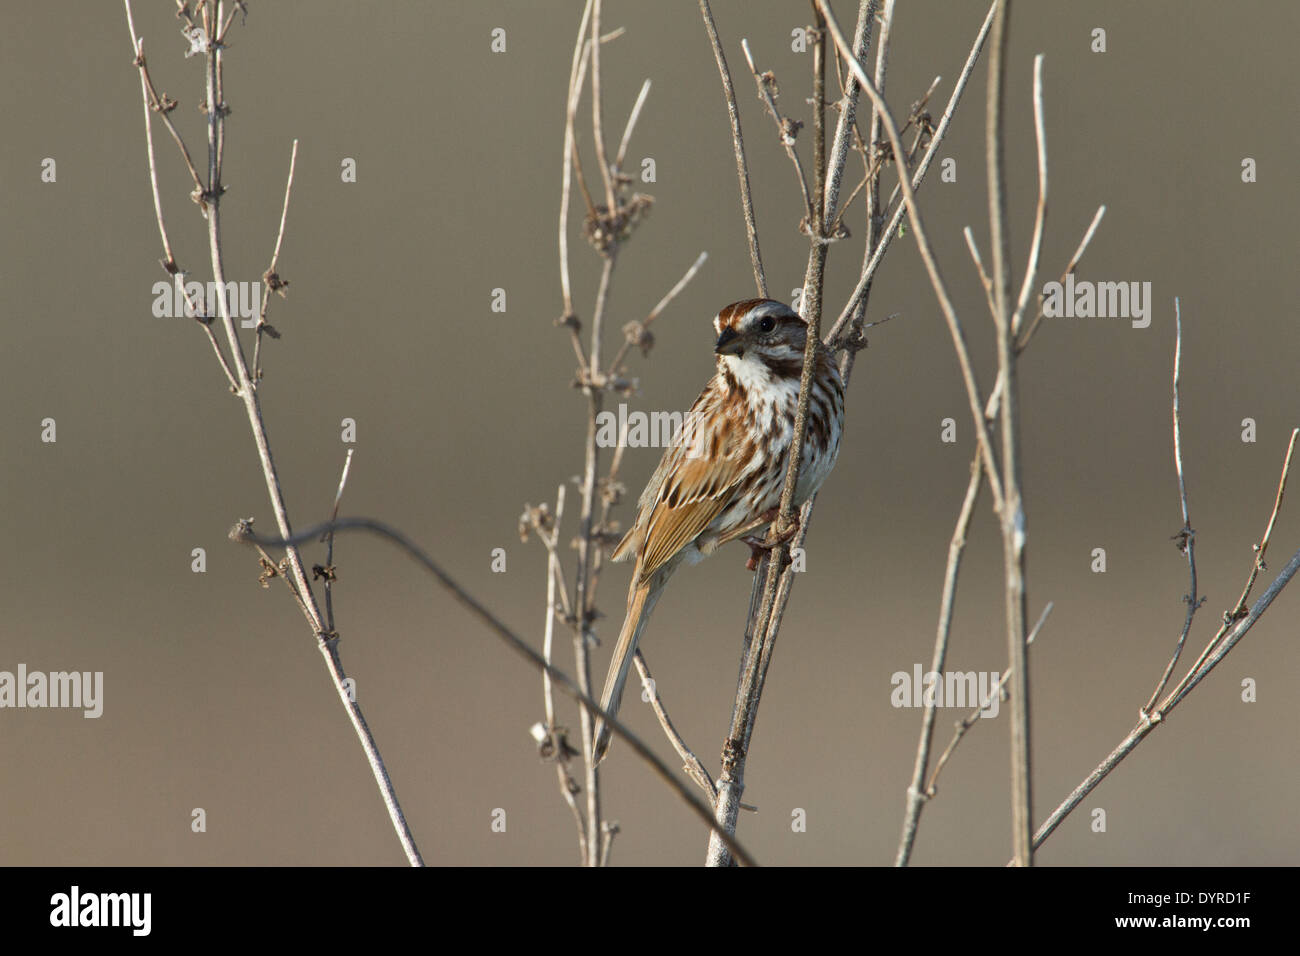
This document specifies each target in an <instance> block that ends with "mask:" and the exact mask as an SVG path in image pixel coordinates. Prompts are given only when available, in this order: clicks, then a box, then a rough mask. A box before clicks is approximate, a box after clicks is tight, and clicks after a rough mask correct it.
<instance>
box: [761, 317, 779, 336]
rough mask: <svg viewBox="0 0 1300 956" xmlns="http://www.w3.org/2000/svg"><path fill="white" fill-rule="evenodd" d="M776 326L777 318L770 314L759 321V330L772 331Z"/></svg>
mask: <svg viewBox="0 0 1300 956" xmlns="http://www.w3.org/2000/svg"><path fill="white" fill-rule="evenodd" d="M774 328H776V319H774V318H772V317H771V316H770V315H765V316H763V319H762V321H761V322H759V323H758V330H759V331H760V332H764V333H767V332H771V331H772V330H773V329H774Z"/></svg>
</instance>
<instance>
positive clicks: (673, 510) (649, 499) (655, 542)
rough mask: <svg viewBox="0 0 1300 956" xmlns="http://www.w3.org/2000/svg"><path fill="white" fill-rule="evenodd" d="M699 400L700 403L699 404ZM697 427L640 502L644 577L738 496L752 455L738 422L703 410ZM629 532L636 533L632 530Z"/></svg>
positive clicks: (666, 457)
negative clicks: (737, 424) (744, 441)
mask: <svg viewBox="0 0 1300 956" xmlns="http://www.w3.org/2000/svg"><path fill="white" fill-rule="evenodd" d="M698 404H699V403H697V405H698ZM703 411H704V414H702V415H701V416H700V417H699V418H698V419H697V420H696V421H697V422H698V425H697V427H698V433H697V434H695V435H693V436H689V437H688V438H687V439H684V440H683V441H681V442H679V443H678V444H677V445H676V446H675V447H673V448H670V449H669V451H668V453H667V454H665V455H664V458H663V460H662V461H661V462H660V463H659V468H658V469H657V470H656V471H655V474H654V477H652V478H651V480H650V484H649V485H648V486H647V488H646V491H647V492H651V491H653V495H650V494H647V496H646V497H645V498H644V499H643V500H642V502H641V514H640V515H639V516H638V520H637V526H638V527H637V528H636V529H634V534H635V532H636V531H640V530H641V529H644V531H643V532H642V533H641V534H640V535H637V538H639V542H638V541H636V540H634V541H632V542H623V543H620V549H621V548H622V547H623V544H626V543H631V544H637V543H639V544H640V545H641V547H640V549H639V550H640V552H641V579H642V580H645V579H647V578H649V577H650V575H652V574H654V573H655V571H657V570H659V568H661V567H662V566H663V565H664V564H666V563H667V562H668V561H669V560H671V559H672V557H673V556H674V555H675V554H677V552H678V551H680V550H681V549H682V548H683V547H685V546H686V545H687V544H689V543H690V542H691V541H692V540H694V539H695V538H696V537H697V536H698V535H699V534H700V532H702V531H704V530H705V529H706V528H708V527H709V525H710V524H711V523H712V522H713V520H714V519H715V518H717V517H718V516H719V515H720V514H722V512H723V511H725V510H726V509H727V508H729V507H730V506H731V505H732V504H733V503H734V502H735V498H736V493H737V489H738V487H739V485H740V484H741V482H742V480H743V479H744V476H745V465H746V463H747V462H749V461H750V460H751V459H752V456H750V455H746V454H745V449H744V447H743V442H742V441H741V440H740V432H739V430H738V429H737V427H736V423H735V422H733V421H729V420H728V419H727V418H726V417H724V416H723V415H720V414H714V413H711V412H714V411H715V410H714V409H707V410H703ZM629 537H632V536H631V535H629Z"/></svg>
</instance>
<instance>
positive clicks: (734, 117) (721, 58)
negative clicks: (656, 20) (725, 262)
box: [700, 0, 767, 299]
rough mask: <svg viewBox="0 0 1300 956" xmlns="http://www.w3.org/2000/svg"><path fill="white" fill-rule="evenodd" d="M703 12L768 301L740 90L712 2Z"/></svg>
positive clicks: (703, 2)
mask: <svg viewBox="0 0 1300 956" xmlns="http://www.w3.org/2000/svg"><path fill="white" fill-rule="evenodd" d="M700 13H701V15H702V16H703V17H704V28H705V29H706V30H707V31H708V34H709V42H710V43H712V44H713V58H714V59H715V60H716V61H717V63H718V74H719V75H720V76H721V78H722V94H723V96H724V97H725V98H726V100H727V115H728V117H730V119H731V142H732V145H733V146H734V147H735V150H736V176H737V178H738V179H739V180H740V206H741V209H743V210H744V213H745V232H746V234H747V235H748V237H749V259H750V262H751V264H752V265H753V267H754V283H755V285H757V286H758V294H759V296H760V297H761V298H764V299H765V298H767V277H766V276H765V275H764V274H763V255H762V253H761V252H759V249H758V226H757V225H755V223H754V198H753V196H751V195H750V191H749V164H748V163H746V162H745V140H744V137H743V136H742V135H741V132H740V112H739V111H738V110H737V109H736V88H735V87H734V86H733V85H732V83H731V71H730V70H728V69H727V57H726V55H725V54H723V52H722V42H721V41H720V40H719V39H718V28H717V26H716V25H715V24H714V22H713V11H712V10H710V9H709V0H700Z"/></svg>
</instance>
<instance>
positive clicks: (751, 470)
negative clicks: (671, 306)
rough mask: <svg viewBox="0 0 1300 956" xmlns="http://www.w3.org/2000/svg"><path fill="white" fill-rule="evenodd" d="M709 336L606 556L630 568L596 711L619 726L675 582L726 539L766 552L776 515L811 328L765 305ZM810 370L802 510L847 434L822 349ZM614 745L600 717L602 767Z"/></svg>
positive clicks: (835, 377)
mask: <svg viewBox="0 0 1300 956" xmlns="http://www.w3.org/2000/svg"><path fill="white" fill-rule="evenodd" d="M713 328H714V331H715V333H716V336H717V338H716V340H715V342H714V345H713V352H714V364H715V367H716V371H715V373H714V375H713V377H712V378H711V379H710V380H709V382H708V384H706V385H705V386H704V390H703V391H702V392H701V393H700V396H699V398H697V399H696V400H695V404H694V405H692V406H691V409H690V411H689V412H687V413H686V415H685V416H684V419H683V427H682V428H681V430H680V431H679V432H678V433H677V436H676V438H675V440H674V441H673V442H672V443H671V444H670V446H669V447H668V448H667V449H665V451H664V454H663V457H662V459H661V460H660V462H659V465H658V467H657V468H656V469H655V471H654V474H653V475H651V477H650V481H649V483H647V484H646V487H645V490H644V491H643V492H642V493H641V497H640V499H639V501H638V504H637V514H636V519H635V521H634V522H633V524H632V527H631V528H630V529H629V530H628V532H627V534H626V535H624V537H623V538H622V540H621V541H620V542H619V543H618V545H617V546H616V547H615V548H614V550H613V552H611V555H610V557H611V559H612V560H614V561H628V560H631V561H634V568H633V572H632V583H631V585H630V586H629V588H628V596H627V613H626V615H625V617H624V619H623V626H622V629H621V630H620V631H619V635H618V642H617V643H616V644H615V645H614V653H613V656H612V658H611V659H610V664H609V673H608V675H607V676H606V678H605V686H604V690H603V691H602V693H601V697H600V706H601V708H602V709H603V710H604V711H606V712H607V713H608V714H610V715H611V716H614V717H616V716H617V714H618V708H619V704H620V703H621V701H622V697H623V689H624V687H625V685H626V684H627V679H628V675H629V673H630V671H631V668H632V661H633V658H634V656H635V654H636V649H637V645H638V644H639V643H640V641H641V638H642V636H643V634H644V632H645V629H646V625H647V623H648V622H649V620H650V615H651V613H652V612H653V611H654V608H655V605H656V604H657V603H658V601H659V598H660V596H661V595H662V594H663V590H664V586H665V585H666V584H667V583H668V579H669V578H670V577H672V575H673V573H674V572H675V571H676V570H677V569H678V568H680V567H682V566H683V565H692V564H696V563H698V562H699V561H702V560H703V559H704V558H706V557H708V556H709V555H710V554H712V553H713V552H714V551H716V550H717V549H718V548H719V547H720V546H722V545H724V544H726V543H727V542H729V541H735V540H737V539H742V540H744V541H746V543H748V544H750V546H751V548H754V549H755V551H756V552H757V550H758V549H760V548H762V547H764V545H763V544H762V541H761V539H760V538H759V537H757V536H755V535H754V532H757V531H759V530H760V529H762V530H765V529H766V526H768V525H770V524H771V522H772V521H773V520H774V519H775V518H776V516H777V511H778V506H779V504H780V500H781V490H782V487H783V486H784V484H785V473H786V467H787V461H786V459H787V458H788V456H789V452H790V443H791V441H792V440H793V437H794V421H795V411H796V407H797V405H798V400H799V381H800V375H801V373H802V370H803V361H804V347H805V343H806V341H807V335H808V323H807V322H805V321H804V320H803V319H802V318H801V317H800V316H799V314H798V313H797V312H795V311H794V310H793V309H792V308H790V306H788V305H786V304H785V303H782V302H778V301H776V300H774V299H766V298H763V299H745V300H743V301H740V302H733V303H732V304H731V305H728V306H726V307H725V308H723V309H722V310H721V311H719V312H718V314H717V315H716V316H715V317H714V319H713ZM815 361H816V365H815V370H814V374H813V378H812V389H811V392H810V394H809V399H808V420H807V431H806V433H805V437H804V444H803V449H802V452H801V454H800V463H799V466H800V467H799V479H798V482H797V483H796V486H795V494H794V504H795V506H796V507H798V506H799V505H802V504H803V503H804V502H805V501H807V500H808V499H809V498H810V497H812V496H813V495H814V494H816V493H817V491H818V489H820V488H821V486H822V483H823V482H824V481H825V480H826V478H827V476H828V475H829V474H830V472H831V469H832V468H833V467H834V466H835V460H836V458H837V457H838V455H839V448H840V437H841V435H842V434H843V430H844V380H843V379H842V378H841V377H840V372H839V369H838V368H837V367H836V365H835V363H834V362H833V361H832V360H831V357H830V355H829V354H828V352H827V350H826V348H825V347H824V346H822V345H821V343H820V342H819V343H818V347H817V353H816V357H815ZM790 533H793V532H790ZM752 565H753V559H752V557H751V567H752ZM610 741H611V736H610V729H609V726H608V725H607V724H606V723H605V721H604V720H603V719H598V720H597V723H596V727H595V733H594V735H593V744H592V757H593V759H594V761H595V762H596V763H600V762H601V761H602V760H603V759H604V758H605V756H606V754H607V753H608V752H609V745H610Z"/></svg>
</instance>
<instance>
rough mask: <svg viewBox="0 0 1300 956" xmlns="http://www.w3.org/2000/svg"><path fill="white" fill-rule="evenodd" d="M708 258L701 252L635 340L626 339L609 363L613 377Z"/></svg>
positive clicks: (668, 292) (651, 313) (639, 329)
mask: <svg viewBox="0 0 1300 956" xmlns="http://www.w3.org/2000/svg"><path fill="white" fill-rule="evenodd" d="M708 258H709V254H708V253H707V252H701V253H700V254H699V255H698V256H696V257H695V261H694V262H693V263H692V264H691V267H690V268H689V269H687V270H686V273H685V275H683V276H682V277H681V278H680V279H678V280H677V284H676V285H675V286H673V287H672V288H671V289H669V290H668V291H667V292H666V293H665V294H664V297H663V298H662V299H660V300H659V302H658V303H657V304H656V305H655V307H654V308H653V309H651V310H650V312H649V314H648V315H646V317H645V321H644V322H641V323H640V325H639V327H637V328H636V329H635V331H636V333H637V335H636V337H635V338H634V337H633V336H632V335H631V334H629V335H628V336H626V337H625V339H624V341H623V345H622V346H621V347H620V348H619V350H618V352H617V353H616V354H615V355H614V360H613V361H612V362H610V363H609V371H610V374H611V375H617V374H618V370H619V369H620V368H622V367H623V360H624V359H625V358H627V353H628V350H629V349H630V348H631V347H632V345H633V343H634V342H636V341H640V337H641V335H640V334H641V333H643V332H645V330H646V329H647V328H649V327H650V324H651V323H652V322H654V320H655V319H657V318H659V313H661V312H663V310H664V309H666V308H668V306H669V305H670V304H671V303H672V301H673V299H675V298H677V296H678V295H680V294H681V291H682V290H683V289H685V288H686V286H687V284H688V283H690V281H691V280H692V279H694V278H695V273H697V272H699V271H700V268H701V267H702V266H703V265H704V263H705V262H706V261H708Z"/></svg>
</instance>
